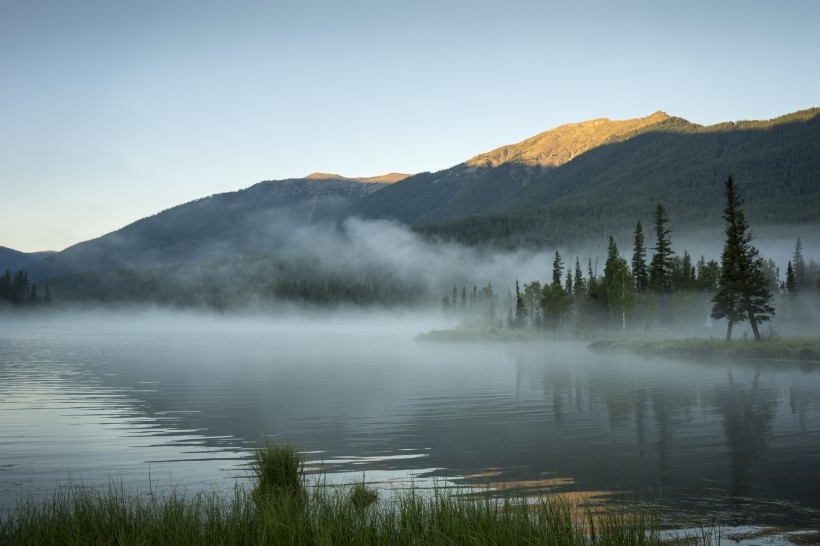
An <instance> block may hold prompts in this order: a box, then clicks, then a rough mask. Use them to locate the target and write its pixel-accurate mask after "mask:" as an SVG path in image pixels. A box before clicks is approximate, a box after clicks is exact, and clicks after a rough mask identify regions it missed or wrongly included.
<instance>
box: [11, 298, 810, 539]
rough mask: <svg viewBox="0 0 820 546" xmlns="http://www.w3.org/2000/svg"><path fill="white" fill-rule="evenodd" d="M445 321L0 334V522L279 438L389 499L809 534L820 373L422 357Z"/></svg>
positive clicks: (174, 477) (208, 484)
mask: <svg viewBox="0 0 820 546" xmlns="http://www.w3.org/2000/svg"><path fill="white" fill-rule="evenodd" d="M440 321H441V319H436V318H433V319H426V318H424V317H419V316H415V315H401V316H391V315H388V314H385V313H379V314H372V315H370V314H366V313H359V314H355V315H349V316H342V315H338V316H333V317H325V316H323V315H321V314H320V313H318V312H317V313H314V314H312V315H310V316H299V317H291V318H282V317H275V316H269V315H259V316H246V317H238V318H220V317H215V316H208V317H196V318H194V317H190V316H186V315H172V314H165V313H149V312H139V313H137V312H132V313H126V312H122V313H108V314H104V315H96V314H91V313H84V314H77V315H69V314H57V315H54V316H43V317H38V316H28V317H23V318H19V319H15V320H13V321H11V320H8V317H3V323H2V329H1V331H0V505H1V506H2V507H3V509H4V510H6V509H8V508H9V507H10V506H13V505H14V503H16V502H17V501H18V500H19V499H20V498H21V497H23V496H26V495H29V494H33V495H35V496H43V495H46V494H47V493H48V492H49V491H51V490H53V489H54V488H55V487H57V486H58V485H65V484H67V483H69V482H81V483H85V484H91V485H102V486H106V484H108V483H109V482H114V483H117V484H119V483H122V484H123V485H125V486H126V487H128V488H133V489H137V490H143V491H145V490H147V488H148V487H149V486H150V487H154V488H155V489H167V488H169V487H177V488H184V489H186V490H188V491H195V490H199V489H203V488H204V489H207V488H219V489H225V490H230V489H231V488H232V487H233V486H234V484H235V483H237V481H238V482H240V483H242V482H243V481H245V480H246V474H247V473H246V468H245V462H246V457H247V455H248V449H249V448H251V447H252V446H253V445H255V444H257V443H258V442H260V441H261V440H262V439H263V438H264V437H274V438H276V439H280V440H287V441H292V442H294V443H295V444H296V445H297V446H298V447H299V449H301V450H303V451H304V452H305V453H306V457H307V459H308V460H309V461H310V466H311V468H313V469H316V468H319V467H321V468H322V469H323V471H324V472H325V473H326V474H327V475H328V476H330V477H331V479H333V480H336V481H343V482H352V481H356V480H361V479H362V477H364V479H366V480H367V481H371V482H377V483H378V486H379V487H382V488H384V489H385V490H389V488H390V487H401V486H407V485H409V484H410V483H413V484H415V485H416V486H419V487H427V486H429V485H430V484H432V483H439V484H449V483H469V484H478V485H482V484H488V485H490V486H492V487H498V486H499V484H501V483H504V482H514V481H523V480H526V481H531V482H534V484H535V485H536V486H538V487H539V488H540V489H542V490H554V491H571V492H589V493H594V492H604V493H609V494H616V495H619V496H621V497H627V498H633V497H638V498H642V499H655V500H656V502H657V503H658V504H659V505H660V506H661V507H662V508H663V509H664V510H668V511H669V513H670V514H671V513H674V514H676V516H677V517H679V518H681V519H683V520H686V519H689V518H691V519H692V520H694V521H697V520H700V519H703V520H706V519H707V518H710V517H714V518H718V519H719V521H721V522H722V524H723V525H742V524H763V525H782V526H788V527H804V528H805V527H808V528H817V527H820V486H818V484H820V367H818V366H817V365H814V366H812V365H805V364H804V365H798V364H790V363H772V362H693V361H683V360H670V359H662V358H644V357H639V356H631V355H623V354H599V353H594V352H591V351H589V350H587V349H586V348H585V344H584V343H580V342H578V343H549V342H523V343H496V344H482V343H473V344H468V343H429V342H419V341H415V340H414V337H415V335H416V334H418V333H419V332H422V331H425V330H429V329H431V328H433V327H438V326H440V324H439V323H440Z"/></svg>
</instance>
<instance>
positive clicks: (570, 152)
mask: <svg viewBox="0 0 820 546" xmlns="http://www.w3.org/2000/svg"><path fill="white" fill-rule="evenodd" d="M668 119H671V116H669V114H666V113H665V112H663V111H660V110H659V111H657V112H655V113H654V114H651V115H649V116H646V117H643V118H635V119H628V120H611V119H609V118H598V119H592V120H588V121H581V122H576V123H567V124H564V125H559V126H558V127H555V128H553V129H549V130H547V131H544V132H543V133H539V134H537V135H535V136H533V137H530V138H527V139H525V140H522V141H521V142H518V143H516V144H507V145H505V146H501V147H499V148H496V149H495V150H491V151H489V152H485V153H483V154H479V155H477V156H474V157H473V158H471V159H468V160H467V161H465V164H466V165H468V166H471V167H499V166H500V165H502V164H504V163H510V162H513V163H521V164H525V165H530V166H540V167H558V166H560V165H563V164H564V163H567V162H569V161H572V159H574V158H575V157H577V156H579V155H581V154H582V153H584V152H586V151H588V150H590V149H592V148H595V147H597V146H600V145H601V144H605V143H608V142H612V141H613V140H617V139H618V138H623V137H626V136H627V135H629V134H632V133H634V132H635V131H640V130H642V129H644V128H646V127H649V126H652V125H657V124H659V123H662V122H664V121H667V120H668Z"/></svg>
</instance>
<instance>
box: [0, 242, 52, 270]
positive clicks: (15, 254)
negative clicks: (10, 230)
mask: <svg viewBox="0 0 820 546" xmlns="http://www.w3.org/2000/svg"><path fill="white" fill-rule="evenodd" d="M52 254H54V252H53V251H51V250H47V251H43V252H20V251H19V250H14V249H13V248H6V247H4V246H0V274H2V273H3V272H4V271H6V270H8V271H10V272H12V273H14V272H17V271H19V270H21V269H26V268H27V267H28V266H29V265H31V264H32V263H34V262H36V261H38V260H41V259H43V258H46V257H48V256H51V255H52Z"/></svg>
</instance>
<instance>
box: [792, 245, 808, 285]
mask: <svg viewBox="0 0 820 546" xmlns="http://www.w3.org/2000/svg"><path fill="white" fill-rule="evenodd" d="M792 268H793V269H794V280H795V282H796V283H797V289H798V290H802V289H804V288H808V286H809V284H811V283H810V282H809V278H808V275H807V271H806V260H805V258H803V244H802V243H801V242H800V237H798V238H797V242H796V243H795V244H794V257H793V258H792Z"/></svg>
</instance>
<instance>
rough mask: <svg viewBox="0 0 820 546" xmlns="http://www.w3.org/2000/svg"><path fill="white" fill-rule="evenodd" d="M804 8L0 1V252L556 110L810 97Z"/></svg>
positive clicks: (711, 107)
mask: <svg viewBox="0 0 820 546" xmlns="http://www.w3.org/2000/svg"><path fill="white" fill-rule="evenodd" d="M818 20H820V2H817V1H814V0H806V1H791V2H789V1H786V2H778V3H775V2H759V1H749V0H744V1H739V0H738V1H722V2H713V1H709V2H705V1H700V0H697V1H692V2H675V3H671V2H656V1H654V2H643V1H641V2H635V1H625V2H604V1H598V2H589V1H587V2H584V1H580V2H573V3H568V2H562V3H558V2H551V1H531V2H525V1H515V0H508V1H505V2H481V1H441V0H439V1H438V2H430V1H427V0H422V1H417V2H403V3H393V2H384V1H381V2H376V1H372V2H368V1H358V0H351V1H348V2H328V1H303V2H261V1H259V2H248V1H238V2H213V1H203V0H198V1H176V2H174V1H151V0H149V1H144V2H120V1H111V0H105V1H103V0H90V1H83V0H79V1H77V2H65V1H62V0H51V1H49V0H44V1H39V0H21V1H15V0H0V74H2V77H0V183H1V184H2V201H0V245H2V246H6V247H10V248H14V249H16V250H21V251H25V252H31V251H37V250H61V249H63V248H66V247H68V246H70V245H73V244H76V243H79V242H81V241H85V240H88V239H93V238H96V237H99V236H101V235H104V234H106V233H108V232H111V231H114V230H117V229H119V228H121V227H123V226H125V225H127V224H129V223H131V222H134V221H136V220H139V219H140V218H144V217H146V216H150V215H152V214H155V213H157V212H160V211H161V210H164V209H167V208H170V207H172V206H175V205H178V204H181V203H184V202H187V201H191V200H193V199H197V198H200V197H204V196H207V195H211V194H214V193H220V192H226V191H235V190H238V189H242V188H246V187H248V186H251V185H253V184H255V183H257V182H259V181H262V180H275V179H284V178H296V177H302V176H305V175H307V174H309V173H311V172H317V171H318V172H332V173H338V174H342V175H345V176H373V175H378V174H384V173H387V172H390V171H398V172H406V173H415V172H421V171H436V170H440V169H444V168H447V167H450V166H453V165H455V164H458V163H460V162H462V161H464V160H466V159H469V158H470V157H472V156H474V155H477V154H479V153H482V152H486V151H489V150H491V149H494V148H497V147H499V146H502V145H504V144H510V143H513V142H518V141H521V140H523V139H525V138H528V137H530V136H533V135H535V134H538V133H540V132H543V131H546V130H548V129H551V128H554V127H556V126H558V125H562V124H564V123H572V122H578V121H584V120H588V119H594V118H601V117H607V118H610V119H629V118H636V117H643V116H647V115H650V114H651V113H653V112H655V111H657V110H663V111H665V112H667V113H668V114H670V115H675V116H680V117H683V118H686V119H688V120H689V121H692V122H695V123H700V124H704V125H708V124H713V123H718V122H721V121H737V120H741V119H770V118H772V117H777V116H779V115H783V114H787V113H790V112H794V111H796V110H802V109H806V108H811V107H815V106H820V70H818V57H820V32H817V29H816V25H817V21H818Z"/></svg>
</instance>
